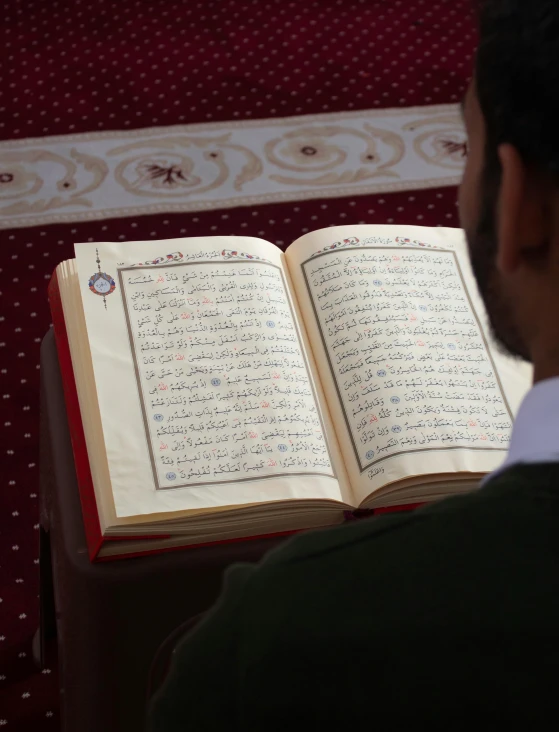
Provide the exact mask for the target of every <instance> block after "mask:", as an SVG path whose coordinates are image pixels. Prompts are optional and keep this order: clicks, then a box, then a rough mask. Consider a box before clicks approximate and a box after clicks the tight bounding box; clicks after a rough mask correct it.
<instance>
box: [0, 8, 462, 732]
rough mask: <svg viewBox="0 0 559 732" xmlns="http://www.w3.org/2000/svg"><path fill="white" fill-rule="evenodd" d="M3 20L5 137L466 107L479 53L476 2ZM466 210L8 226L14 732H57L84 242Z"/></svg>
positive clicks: (1, 320) (6, 372) (350, 208)
mask: <svg viewBox="0 0 559 732" xmlns="http://www.w3.org/2000/svg"><path fill="white" fill-rule="evenodd" d="M2 16H3V19H4V22H3V24H2V29H1V30H0V34H1V36H2V47H3V49H4V51H5V53H4V59H3V68H2V69H1V74H2V77H3V78H4V80H5V81H6V80H7V82H8V83H4V85H3V88H2V90H1V91H0V112H1V115H0V137H1V138H2V139H3V140H17V139H23V138H41V137H48V136H51V135H62V134H69V133H86V132H92V131H108V130H129V129H133V128H147V127H154V126H162V125H178V124H190V123H208V122H212V123H213V122H217V121H228V120H239V121H240V120H247V119H259V118H269V117H285V116H290V115H307V114H309V115H315V114H319V113H331V112H345V111H351V110H353V111H354V110H360V109H375V108H388V107H412V106H422V105H432V104H449V103H454V102H457V101H458V100H459V99H460V97H461V96H462V94H463V93H464V90H465V87H466V84H467V81H468V78H469V76H470V74H471V64H472V50H473V48H474V45H475V33H474V30H473V19H472V17H471V3H470V0H430V1H428V0H386V1H385V2H383V1H381V0H376V1H370V2H365V1H364V0H362V1H361V2H360V1H359V0H337V1H335V0H320V1H319V2H311V1H310V0H301V1H300V2H284V0H277V1H275V2H272V1H271V0H268V1H266V0H262V1H260V2H258V1H256V2H248V0H246V1H245V2H243V1H242V0H238V1H237V2H235V1H234V0H221V1H220V2H208V1H206V2H199V3H195V2H187V1H186V0H185V2H178V1H177V0H174V1H173V0H153V1H152V2H140V1H139V0H119V2H113V3H111V2H109V1H108V0H98V1H97V2H95V3H94V2H93V1H91V2H89V1H88V0H81V2H80V0H57V1H56V2H49V3H44V2H39V1H38V0H37V1H36V2H32V1H31V0H19V1H18V0H11V2H6V3H5V8H4V11H3V13H2ZM36 144H37V141H34V145H36ZM28 162H29V161H28V160H27V161H26V160H23V161H21V160H17V159H16V158H15V157H14V155H13V154H12V153H11V152H6V149H0V225H1V220H2V215H3V214H2V210H3V207H4V205H6V206H8V205H11V204H12V202H13V201H17V200H19V199H18V195H20V194H21V190H22V186H25V185H31V184H34V183H33V181H31V183H30V180H31V179H30V178H29V177H28V173H27V172H26V168H25V165H26V164H27V163H28ZM26 176H27V177H26ZM18 186H19V188H18ZM455 199H456V191H455V189H454V188H451V187H444V188H440V189H437V188H432V189H428V190H412V191H405V192H402V191H399V192H397V193H385V194H378V195H374V196H370V195H368V196H346V197H344V198H335V197H331V194H330V195H329V197H325V198H322V199H314V200H301V201H289V202H286V203H281V202H280V203H272V204H263V205H258V206H254V207H246V206H245V207H239V208H228V209H226V210H225V209H223V210H213V211H190V212H188V213H187V212H183V213H160V214H155V215H153V214H150V215H144V216H135V217H134V218H125V217H123V218H116V219H115V218H113V219H100V220H95V221H87V220H82V221H77V222H72V223H64V218H63V216H64V211H62V212H61V214H60V219H59V221H60V222H59V223H52V224H49V225H44V226H24V225H21V224H18V227H17V228H13V229H6V228H4V230H0V241H1V247H0V259H1V261H0V273H1V281H2V284H1V287H0V289H1V298H2V299H1V301H0V302H1V305H0V379H1V382H0V384H1V388H0V394H1V395H2V400H1V405H2V417H1V429H2V430H3V432H2V443H1V449H2V455H3V457H2V462H1V464H2V469H1V471H0V473H1V478H0V480H2V489H1V493H0V496H1V499H0V500H1V504H0V598H1V601H0V727H2V728H4V727H5V728H6V730H7V731H11V730H37V732H41V730H43V729H44V730H47V729H49V730H55V729H58V728H59V702H58V691H57V674H56V670H55V669H52V670H51V671H48V670H45V671H43V672H41V671H38V670H37V669H36V668H35V666H34V664H33V661H32V654H31V638H32V636H33V633H34V631H35V629H36V627H37V623H38V597H37V593H38V531H37V529H38V521H39V518H38V490H39V486H38V476H39V471H38V416H39V415H38V403H39V393H38V388H39V371H38V369H39V365H38V364H39V346H40V341H41V339H42V337H43V335H44V334H45V332H46V331H47V329H48V327H49V323H50V318H49V310H48V305H47V300H46V285H47V282H48V278H49V277H50V275H51V273H52V271H53V269H54V267H55V266H56V264H57V263H58V262H60V261H61V260H62V259H66V258H70V257H72V256H73V243H74V242H77V241H88V240H90V241H95V240H104V241H111V240H124V239H147V238H172V237H179V236H202V235H215V234H224V235H227V234H246V235H253V236H259V237H263V238H265V239H269V240H270V241H273V242H276V243H278V244H279V245H283V246H286V245H287V244H288V243H289V242H290V241H292V240H294V239H296V238H297V237H298V236H300V234H301V233H303V232H305V231H306V230H312V229H318V228H322V227H325V226H329V225H333V224H336V225H339V224H343V223H359V222H365V223H387V222H394V223H402V224H422V225H430V226H435V225H446V226H456V225H457V217H456V207H455Z"/></svg>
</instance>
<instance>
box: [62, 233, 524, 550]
mask: <svg viewBox="0 0 559 732" xmlns="http://www.w3.org/2000/svg"><path fill="white" fill-rule="evenodd" d="M75 252H76V258H75V259H73V260H69V261H66V262H62V263H61V264H60V265H59V266H58V267H57V269H56V273H55V276H54V277H53V280H52V282H51V286H50V300H51V308H52V311H53V321H54V328H55V335H56V339H57V347H58V351H59V356H60V361H61V365H62V368H63V376H64V382H65V388H66V403H67V408H68V412H69V415H70V422H71V425H72V434H73V440H74V453H75V455H76V465H77V469H78V480H79V483H80V491H81V498H82V505H83V508H84V517H85V523H86V533H87V536H88V543H89V549H90V555H91V557H92V558H97V559H107V558H110V557H117V556H122V555H133V554H138V553H144V552H148V551H154V550H162V549H169V548H174V547H178V546H186V545H194V544H202V543H207V542H214V541H224V540H231V539H237V538H240V537H248V536H258V535H267V534H270V533H279V532H282V531H293V530H297V529H301V528H308V527H316V526H326V525H330V524H336V523H339V522H342V521H343V520H344V515H346V514H347V511H353V510H354V509H375V508H379V507H386V506H397V505H399V504H400V505H401V504H410V503H418V502H427V501H433V500H436V499H439V498H442V497H444V496H448V495H451V494H455V493H460V492H464V491H467V490H471V489H473V488H474V487H476V486H477V484H478V483H479V481H480V479H481V477H482V476H483V475H485V474H486V473H487V472H489V471H491V470H493V469H495V468H496V467H498V466H499V464H500V463H501V462H502V461H503V459H504V457H505V454H506V451H507V448H508V443H509V435H510V431H511V423H512V419H513V415H514V413H515V411H516V409H517V408H518V406H519V403H520V400H521V398H522V397H523V395H524V393H525V392H526V391H527V389H528V387H529V385H530V375H531V374H530V369H529V368H528V367H527V366H525V365H522V364H519V363H517V362H515V361H513V360H512V359H509V358H508V357H505V356H503V355H502V354H501V353H500V352H499V351H498V350H497V349H496V347H495V346H494V345H493V343H492V342H491V338H490V334H489V331H488V327H487V324H486V318H485V314H484V310H483V305H482V303H481V300H480V298H479V295H478V293H477V289H476V286H475V282H474V280H473V277H472V275H471V272H470V266H469V261H468V256H467V249H466V245H465V242H464V238H463V234H462V232H461V231H460V230H456V229H444V228H437V229H427V228H423V227H411V226H408V227H406V226H404V227H394V226H348V227H334V228H329V229H323V230H321V231H316V232H312V233H310V234H306V235H305V236H303V237H301V238H300V239H298V240H297V241H296V242H295V243H293V244H291V246H290V247H289V248H288V249H287V251H286V252H285V253H282V252H281V251H280V250H279V249H278V248H277V247H275V246H274V245H272V244H270V243H268V242H266V241H263V240H261V239H255V238H248V237H247V238H244V237H209V238H195V239H175V240H165V241H147V242H123V243H97V244H91V243H88V244H76V247H75ZM65 363H66V364H67V365H66V367H64V364H65ZM74 383H75V387H74ZM74 388H75V395H74V396H72V395H73V393H74V392H73V390H74ZM76 396H77V398H76ZM72 415H73V416H72ZM85 453H86V454H87V458H86V459H85V458H84V457H83V455H84V454H85ZM78 454H79V455H80V456H81V457H80V458H79V459H78Z"/></svg>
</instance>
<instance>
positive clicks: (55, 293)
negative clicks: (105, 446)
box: [48, 271, 423, 562]
mask: <svg viewBox="0 0 559 732" xmlns="http://www.w3.org/2000/svg"><path fill="white" fill-rule="evenodd" d="M48 299H49V304H50V310H51V314H52V323H53V329H54V337H55V341H56V350H57V352H58V362H59V365H60V374H61V376H62V384H63V388H64V400H65V403H66V413H67V416H68V427H69V430H70V438H71V441H72V451H73V453H74V463H75V468H76V477H77V480H78V489H79V492H80V500H81V504H82V514H83V523H84V529H85V536H86V540H87V547H88V551H89V558H90V560H91V561H92V562H95V561H110V560H116V559H125V558H129V557H139V556H145V555H147V554H161V553H163V552H168V551H176V550H178V549H185V548H187V547H185V546H176V547H165V548H157V549H148V548H146V549H145V550H144V551H140V552H134V553H129V554H119V555H117V556H111V557H99V550H100V549H101V547H102V545H103V542H105V541H125V540H127V539H145V540H149V539H154V540H155V539H166V538H170V534H168V535H158V536H141V535H134V536H126V537H124V536H122V537H120V536H119V537H103V534H102V533H101V524H100V523H99V512H98V511H97V501H96V498H95V489H94V488H93V478H92V476H91V468H90V466H89V457H88V455H87V445H86V442H85V434H84V431H83V423H82V418H81V413H80V404H79V401H78V392H77V388H76V380H75V378H74V369H73V366H72V357H71V355H70V346H69V343H68V332H67V330H66V323H65V321H64V311H63V309H62V302H61V300H60V288H59V285H58V277H57V275H56V271H55V272H54V273H53V275H52V277H51V280H50V282H49V286H48ZM421 505H423V504H421V503H415V504H411V505H406V506H394V507H391V508H377V509H375V510H373V511H359V510H357V511H354V512H351V511H349V512H345V517H346V520H352V519H353V518H365V517H366V516H370V515H377V514H383V513H389V512H395V511H412V510H414V509H415V508H417V507H418V506H421ZM296 533H298V531H281V532H277V533H273V534H260V535H258V536H247V537H242V538H237V539H225V540H223V541H212V542H206V543H205V544H194V545H189V546H188V548H189V549H195V548H197V547H201V546H205V547H207V546H217V545H219V544H232V543H237V542H240V541H249V540H257V539H267V538H270V537H278V538H279V537H280V536H290V535H293V534H296Z"/></svg>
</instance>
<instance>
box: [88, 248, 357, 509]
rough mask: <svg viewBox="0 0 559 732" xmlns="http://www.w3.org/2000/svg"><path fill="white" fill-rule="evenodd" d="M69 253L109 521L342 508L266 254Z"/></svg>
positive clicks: (300, 338) (278, 282) (311, 375)
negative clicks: (259, 507) (291, 506)
mask: <svg viewBox="0 0 559 732" xmlns="http://www.w3.org/2000/svg"><path fill="white" fill-rule="evenodd" d="M75 250H76V265H75V266H76V268H77V274H78V279H79V290H80V296H81V297H80V304H81V305H82V306H83V313H84V319H85V328H86V330H87V340H88V345H89V349H90V352H91V361H92V366H93V373H94V379H95V389H96V400H97V401H98V405H99V413H100V419H101V426H102V432H103V443H104V444H103V448H104V452H105V454H106V458H107V462H108V472H109V475H110V483H111V490H112V495H113V498H114V505H115V511H116V517H117V518H123V519H124V518H126V517H136V516H144V517H146V518H147V516H148V515H152V516H153V515H158V516H160V515H162V514H166V513H168V512H182V511H199V510H203V509H210V510H216V509H219V508H226V507H233V506H241V505H247V504H257V503H264V502H266V503H267V502H272V501H286V500H294V499H300V500H327V501H336V502H340V503H343V504H345V505H348V504H349V503H350V502H351V492H350V490H349V487H348V482H347V478H346V476H345V469H344V467H343V460H342V459H341V456H340V450H339V447H338V443H337V440H336V437H335V431H334V429H333V426H332V423H331V419H330V416H329V413H328V409H327V407H326V403H325V400H324V396H323V394H322V390H321V386H320V382H319V380H318V377H317V371H316V368H315V365H314V362H313V361H312V355H311V351H310V348H308V345H307V339H306V334H305V331H304V328H303V327H301V325H300V318H299V317H298V311H297V304H296V302H295V300H294V298H293V297H292V295H291V294H290V285H289V280H288V275H287V274H286V271H285V270H284V267H283V262H282V257H283V255H282V254H281V252H280V251H279V250H278V249H277V248H276V247H274V246H273V245H271V244H269V243H268V242H265V241H263V240H258V239H252V238H239V237H228V238H222V237H211V238H204V239H188V240H184V239H183V240H167V241H158V242H126V243H97V244H90V243H88V244H76V247H75Z"/></svg>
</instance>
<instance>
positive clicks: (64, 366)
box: [48, 271, 103, 561]
mask: <svg viewBox="0 0 559 732" xmlns="http://www.w3.org/2000/svg"><path fill="white" fill-rule="evenodd" d="M48 298H49V304H50V310H51V314H52V324H53V328H54V338H55V341H56V350H57V351H58V362H59V364H60V374H61V376H62V384H63V387H64V400H65V402H66V413H67V415H68V427H69V429H70V438H71V440H72V450H73V453H74V463H75V467H76V477H77V479H78V488H79V491H80V500H81V504H82V514H83V524H84V528H85V537H86V540H87V548H88V550H89V558H90V559H91V561H94V560H95V558H96V557H97V554H98V553H99V549H100V548H101V545H102V544H103V535H102V533H101V525H100V523H99V513H98V511H97V501H96V500H95V491H94V488H93V479H92V477H91V470H90V467H89V458H88V456H87V447H86V443H85V435H84V431H83V425H82V418H81V414H80V405H79V402H78V392H77V389H76V380H75V378H74V369H73V367H72V357H71V356H70V346H69V344H68V333H67V332H66V323H65V322H64V311H63V310H62V302H61V300H60V288H59V286H58V277H57V275H56V271H55V272H54V274H53V276H52V277H51V280H50V282H49V286H48Z"/></svg>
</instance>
